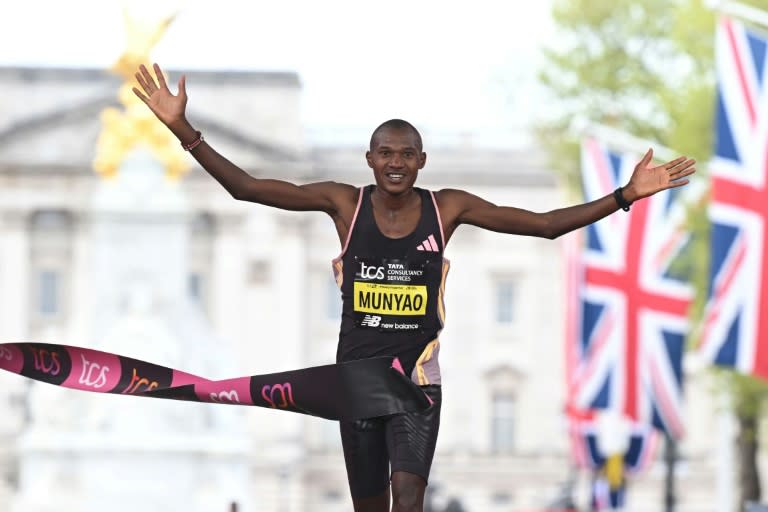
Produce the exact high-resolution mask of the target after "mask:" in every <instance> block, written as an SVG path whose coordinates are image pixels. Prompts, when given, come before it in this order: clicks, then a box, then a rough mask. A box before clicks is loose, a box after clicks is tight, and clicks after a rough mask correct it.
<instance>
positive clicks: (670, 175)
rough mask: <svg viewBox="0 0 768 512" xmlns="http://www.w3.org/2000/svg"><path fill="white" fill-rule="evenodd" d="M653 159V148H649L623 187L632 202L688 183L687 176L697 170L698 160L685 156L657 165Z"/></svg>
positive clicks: (627, 198)
mask: <svg viewBox="0 0 768 512" xmlns="http://www.w3.org/2000/svg"><path fill="white" fill-rule="evenodd" d="M651 160H653V149H649V150H648V152H647V153H645V156H643V159H642V160H640V162H638V164H637V165H636V166H635V170H634V172H632V177H630V178H629V183H628V184H627V186H626V187H624V188H622V194H623V195H624V199H626V200H627V201H629V202H630V203H631V202H634V201H637V200H638V199H642V198H643V197H648V196H650V195H653V194H655V193H656V192H661V191H662V190H667V189H668V188H675V187H682V186H683V185H687V184H688V179H686V177H687V176H690V175H691V174H693V173H694V172H696V168H695V167H694V164H695V163H696V160H693V159H691V158H688V157H685V156H681V157H678V158H675V159H674V160H670V161H669V162H667V163H665V164H661V165H658V166H656V167H651V166H650V163H651Z"/></svg>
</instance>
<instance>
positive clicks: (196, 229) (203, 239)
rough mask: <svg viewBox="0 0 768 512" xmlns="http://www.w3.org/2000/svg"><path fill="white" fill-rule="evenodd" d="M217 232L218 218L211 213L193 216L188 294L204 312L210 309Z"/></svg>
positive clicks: (190, 235) (190, 233)
mask: <svg viewBox="0 0 768 512" xmlns="http://www.w3.org/2000/svg"><path fill="white" fill-rule="evenodd" d="M215 232H216V220H215V219H214V218H213V216H212V215H211V214H209V213H206V212H199V213H196V214H195V215H194V216H193V217H192V219H191V222H190V232H189V247H188V251H189V260H188V265H189V274H187V295H188V296H189V298H190V299H192V301H193V302H194V303H196V304H197V305H198V306H200V308H201V309H202V311H204V312H206V311H208V301H209V297H208V295H209V292H210V290H209V288H210V283H211V275H212V262H213V240H214V235H215Z"/></svg>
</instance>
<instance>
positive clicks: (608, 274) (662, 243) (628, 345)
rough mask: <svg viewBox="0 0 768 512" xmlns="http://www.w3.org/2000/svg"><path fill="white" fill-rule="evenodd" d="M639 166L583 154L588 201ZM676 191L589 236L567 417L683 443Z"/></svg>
mask: <svg viewBox="0 0 768 512" xmlns="http://www.w3.org/2000/svg"><path fill="white" fill-rule="evenodd" d="M637 161H639V158H636V157H635V156H633V155H626V154H617V153H615V152H611V151H609V150H608V149H607V147H605V146H604V145H602V144H601V143H599V142H598V141H597V140H595V139H587V140H585V141H584V142H583V145H582V161H581V163H582V180H583V185H584V193H585V196H586V200H588V201H590V200H594V199H597V198H600V197H603V196H605V195H607V194H611V193H612V192H613V190H614V189H615V188H617V187H618V186H620V185H623V184H625V183H627V181H628V180H629V177H630V175H631V174H632V171H633V169H634V165H635V164H636V162H637ZM679 196H680V192H678V189H672V190H667V191H664V192H661V193H659V194H656V195H654V196H652V197H649V198H646V199H643V200H642V201H638V202H636V203H635V204H634V205H633V206H632V209H631V211H630V212H628V213H624V212H618V213H617V214H614V215H610V216H608V217H606V218H605V219H603V220H601V221H599V222H597V223H595V224H592V225H590V226H588V227H587V228H586V233H585V234H586V243H585V244H584V245H585V246H584V248H583V251H582V252H581V254H580V255H579V257H580V260H581V270H580V271H579V272H578V276H577V277H576V278H575V279H576V280H577V281H579V283H578V285H577V289H578V290H579V294H578V298H577V302H576V304H577V306H576V308H575V311H573V312H571V316H572V317H573V318H572V322H573V323H572V324H571V326H570V328H569V330H570V331H571V333H572V336H573V338H575V339H574V340H573V342H572V343H570V348H569V349H568V350H570V351H571V352H570V354H569V355H568V356H567V357H568V362H567V366H570V367H571V368H572V370H571V373H570V375H569V377H568V378H569V386H568V395H569V396H568V407H569V409H570V410H571V411H589V410H593V409H610V410H613V411H616V412H618V413H620V414H622V415H623V416H624V417H626V418H627V419H628V420H630V421H635V422H639V423H645V424H651V425H653V426H654V427H656V428H658V429H659V430H662V431H665V432H667V433H669V434H670V435H671V436H673V437H675V438H680V437H682V436H683V434H684V431H685V429H684V426H683V419H682V412H681V408H682V394H683V393H682V387H683V376H682V357H683V349H684V341H685V336H686V334H687V330H688V320H687V312H688V308H689V306H690V303H691V299H692V296H693V293H692V288H691V286H690V283H689V282H688V279H687V276H686V275H685V272H684V271H681V270H680V267H678V264H679V262H680V257H681V256H682V254H683V253H684V251H685V249H686V247H687V246H688V244H689V240H690V233H689V232H688V231H687V230H686V229H685V227H684V221H685V209H684V205H683V203H682V201H681V200H679Z"/></svg>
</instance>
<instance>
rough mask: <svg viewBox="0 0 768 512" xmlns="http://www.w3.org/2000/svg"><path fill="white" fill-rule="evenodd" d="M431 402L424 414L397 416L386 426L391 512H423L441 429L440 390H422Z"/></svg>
mask: <svg viewBox="0 0 768 512" xmlns="http://www.w3.org/2000/svg"><path fill="white" fill-rule="evenodd" d="M422 389H423V390H424V392H426V393H427V394H428V395H429V397H430V398H431V399H432V401H433V404H432V406H431V407H430V408H429V409H427V410H426V411H424V412H417V413H407V414H398V415H397V416H393V417H392V418H391V419H390V420H389V421H387V423H386V436H387V449H388V451H389V458H390V460H391V464H392V512H422V511H423V509H424V491H425V488H426V486H427V481H428V480H429V471H430V469H431V467H432V457H433V456H434V454H435V445H436V444H437V432H438V429H439V427H440V403H441V398H442V394H441V388H440V386H424V387H422Z"/></svg>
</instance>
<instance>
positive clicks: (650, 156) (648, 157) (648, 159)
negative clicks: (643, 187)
mask: <svg viewBox="0 0 768 512" xmlns="http://www.w3.org/2000/svg"><path fill="white" fill-rule="evenodd" d="M651 160H653V148H648V151H646V152H645V155H643V158H642V160H640V167H646V166H647V165H648V164H649V163H651Z"/></svg>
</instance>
